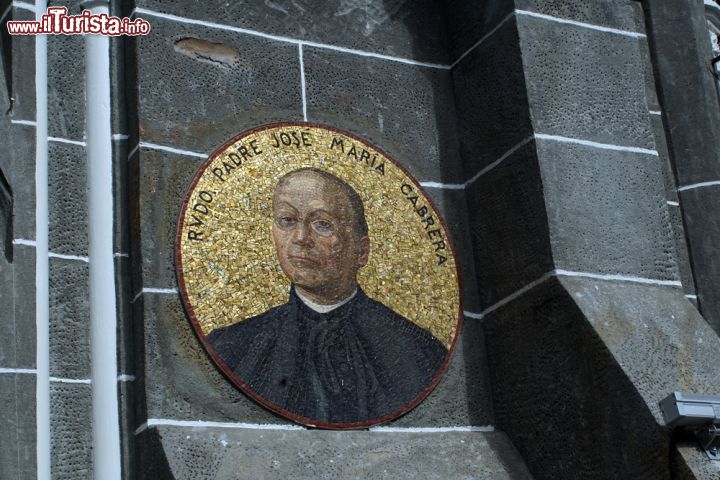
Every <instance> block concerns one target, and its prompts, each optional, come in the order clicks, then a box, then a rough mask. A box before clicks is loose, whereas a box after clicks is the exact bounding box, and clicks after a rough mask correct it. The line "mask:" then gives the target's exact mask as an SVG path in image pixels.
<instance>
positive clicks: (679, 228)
mask: <svg viewBox="0 0 720 480" xmlns="http://www.w3.org/2000/svg"><path fill="white" fill-rule="evenodd" d="M668 213H669V214H670V225H671V226H672V230H673V237H674V239H675V254H676V255H677V265H678V271H679V273H680V281H681V282H682V285H683V291H685V293H686V294H689V295H694V294H695V278H693V272H692V268H691V267H690V257H689V254H688V248H687V242H686V240H685V238H686V237H685V227H684V226H683V219H682V210H681V207H680V206H675V205H668Z"/></svg>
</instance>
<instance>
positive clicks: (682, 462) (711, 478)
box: [671, 440, 720, 480]
mask: <svg viewBox="0 0 720 480" xmlns="http://www.w3.org/2000/svg"><path fill="white" fill-rule="evenodd" d="M671 461H672V469H673V480H705V479H707V480H715V479H718V478H720V462H718V461H712V460H710V459H709V458H708V456H707V455H706V454H705V452H704V451H703V450H702V449H701V448H700V446H699V444H698V442H697V441H692V440H689V441H681V442H678V443H677V444H676V445H674V446H673V450H672V458H671Z"/></svg>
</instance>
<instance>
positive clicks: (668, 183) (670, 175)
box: [650, 114, 678, 202]
mask: <svg viewBox="0 0 720 480" xmlns="http://www.w3.org/2000/svg"><path fill="white" fill-rule="evenodd" d="M650 125H651V126H652V131H653V136H654V137H655V144H656V145H657V152H658V156H659V157H660V162H659V163H660V167H661V171H662V175H663V184H664V185H665V199H666V200H668V201H671V202H677V201H678V192H677V181H676V179H675V172H674V171H673V166H672V162H671V160H670V154H669V152H668V148H667V139H666V138H665V127H664V126H663V119H662V116H661V115H652V114H650Z"/></svg>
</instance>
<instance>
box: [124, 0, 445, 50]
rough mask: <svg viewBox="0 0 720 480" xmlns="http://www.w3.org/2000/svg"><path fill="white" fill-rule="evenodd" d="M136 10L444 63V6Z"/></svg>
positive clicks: (391, 3) (241, 5)
mask: <svg viewBox="0 0 720 480" xmlns="http://www.w3.org/2000/svg"><path fill="white" fill-rule="evenodd" d="M137 6H138V7H144V8H148V9H151V10H156V11H160V12H165V13H171V14H174V15H179V16H182V17H188V18H193V19H200V20H206V21H209V22H217V23H221V24H225V25H232V26H236V27H241V28H245V29H249V30H253V31H258V32H262V33H265V34H271V35H279V36H283V37H290V38H293V39H296V40H304V41H310V42H319V43H326V44H330V45H334V46H338V47H345V48H352V49H357V50H363V51H368V52H375V53H382V54H385V55H392V56H399V57H405V58H414V59H416V60H421V61H429V62H439V63H445V62H446V58H447V57H446V55H447V53H446V48H445V25H444V22H443V15H442V13H443V12H442V6H441V5H440V4H439V3H437V2H433V1H432V0H416V1H414V2H405V1H399V0H385V1H382V2H368V1H343V2H324V1H322V0H300V1H296V2H254V1H252V0H243V1H238V2H223V1H220V0H212V1H210V2H205V3H203V4H188V3H184V2H182V1H177V0H174V1H165V0H143V1H139V2H138V3H137ZM139 16H141V17H144V18H146V19H147V20H148V21H150V22H151V23H152V24H153V27H154V26H155V23H156V22H157V19H156V18H155V17H152V16H150V15H144V14H140V15H139Z"/></svg>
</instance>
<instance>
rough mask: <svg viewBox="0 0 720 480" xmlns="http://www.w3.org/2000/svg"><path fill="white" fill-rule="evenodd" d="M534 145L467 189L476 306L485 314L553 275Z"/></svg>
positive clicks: (514, 155) (518, 153) (522, 150)
mask: <svg viewBox="0 0 720 480" xmlns="http://www.w3.org/2000/svg"><path fill="white" fill-rule="evenodd" d="M541 198H542V184H541V181H540V172H539V171H538V164H537V158H536V156H535V145H534V142H530V143H529V144H527V145H525V146H524V147H522V148H520V149H519V150H518V151H517V152H515V153H514V154H513V155H511V156H510V157H508V158H507V159H506V160H505V161H503V162H502V163H500V164H499V165H498V166H497V167H496V168H494V169H492V170H490V171H489V172H488V173H486V174H485V175H483V176H481V177H480V178H479V179H478V180H477V181H476V182H474V183H473V184H472V185H471V186H470V187H468V189H467V199H468V212H469V216H470V235H471V238H472V241H473V248H474V258H475V272H476V274H477V279H478V290H479V291H478V293H479V295H480V301H481V306H482V307H483V308H487V307H489V306H490V305H492V304H494V303H495V302H498V301H499V300H501V299H502V298H503V297H505V296H507V295H510V294H511V293H514V292H515V291H517V290H519V289H521V288H523V287H524V286H526V285H527V284H529V283H530V282H533V281H535V280H537V279H538V278H540V277H541V276H543V275H544V274H546V273H547V272H549V271H550V270H552V269H553V261H552V253H551V247H550V243H549V241H548V237H549V232H548V226H547V217H546V213H545V206H544V204H543V203H542V201H541V200H540V199H541Z"/></svg>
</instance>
